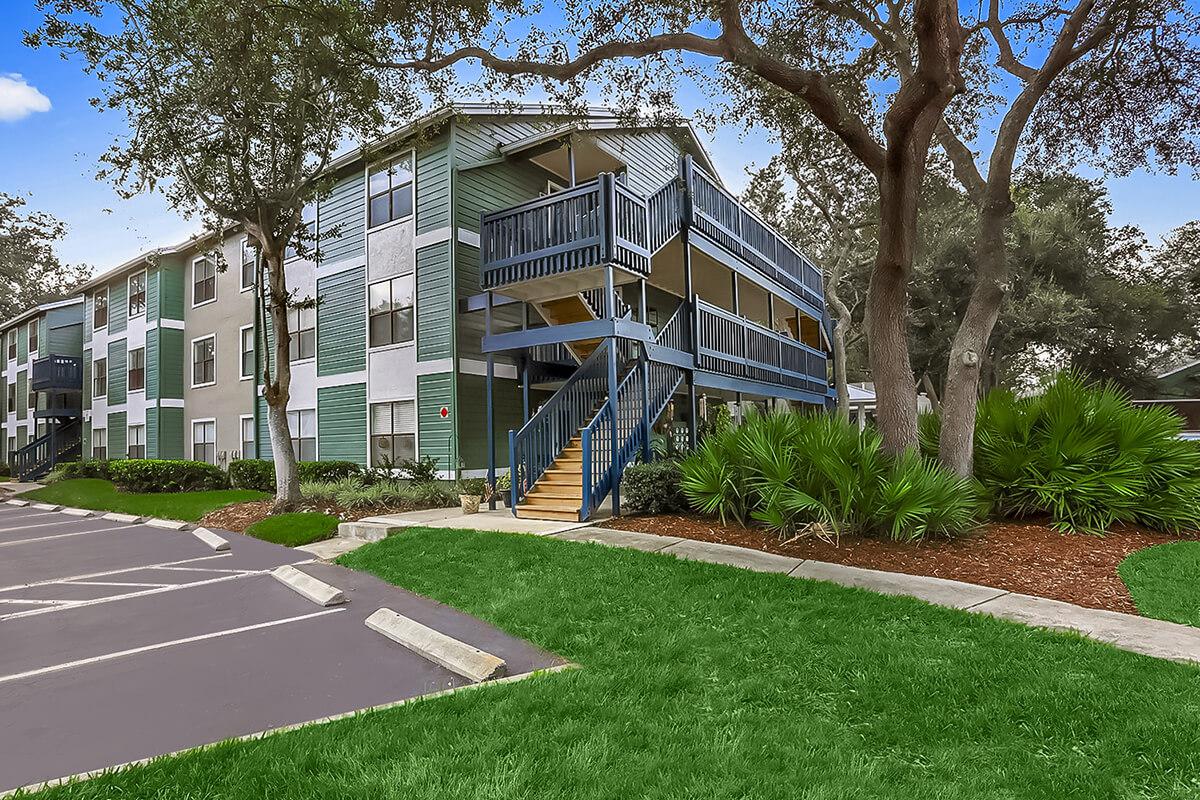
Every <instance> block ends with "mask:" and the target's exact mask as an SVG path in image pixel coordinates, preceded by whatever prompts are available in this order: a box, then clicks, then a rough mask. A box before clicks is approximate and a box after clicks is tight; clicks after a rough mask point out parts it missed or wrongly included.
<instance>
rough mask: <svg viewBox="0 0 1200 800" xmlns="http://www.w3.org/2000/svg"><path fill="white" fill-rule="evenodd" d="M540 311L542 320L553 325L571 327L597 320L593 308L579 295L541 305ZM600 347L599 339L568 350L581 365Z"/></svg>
mask: <svg viewBox="0 0 1200 800" xmlns="http://www.w3.org/2000/svg"><path fill="white" fill-rule="evenodd" d="M538 310H539V311H540V312H541V314H542V318H543V319H545V320H546V322H548V323H550V324H551V325H569V324H571V323H573V322H587V321H589V320H593V319H595V318H596V315H595V314H594V313H593V312H592V309H591V307H590V306H588V304H587V303H586V302H585V301H584V299H583V297H581V296H580V295H578V294H573V295H569V296H567V297H560V298H558V299H557V300H548V301H546V302H544V303H539V304H538ZM599 346H600V340H599V339H584V340H582V341H579V342H569V343H568V344H567V348H568V349H569V350H570V351H571V352H572V353H574V354H575V357H576V358H578V359H579V361H580V363H583V361H584V360H586V359H587V357H588V356H590V355H591V354H592V353H593V352H595V350H596V348H597V347H599Z"/></svg>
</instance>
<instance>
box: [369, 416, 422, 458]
mask: <svg viewBox="0 0 1200 800" xmlns="http://www.w3.org/2000/svg"><path fill="white" fill-rule="evenodd" d="M415 405H416V404H415V403H414V402H413V401H412V400H397V401H396V402H393V403H374V404H372V405H371V466H373V467H382V466H385V465H389V464H393V463H396V462H399V461H403V460H404V459H406V458H416V456H417V414H416V407H415Z"/></svg>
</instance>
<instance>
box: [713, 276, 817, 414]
mask: <svg viewBox="0 0 1200 800" xmlns="http://www.w3.org/2000/svg"><path fill="white" fill-rule="evenodd" d="M695 318H696V320H695V328H694V335H695V342H696V366H697V367H698V368H700V369H702V370H706V371H708V372H715V373H718V374H722V375H729V376H732V377H735V378H746V379H749V380H755V381H761V382H763V383H771V384H779V385H782V386H789V387H792V388H795V389H801V390H804V391H809V392H818V393H820V394H824V393H825V391H826V389H827V388H828V386H829V382H828V377H827V376H828V368H827V366H826V355H825V353H823V352H821V351H820V350H817V349H815V348H812V347H809V346H808V345H806V344H803V343H801V342H798V341H796V340H795V339H792V338H790V337H788V336H784V335H783V334H781V333H776V332H775V331H772V330H770V329H769V328H764V327H763V326H761V325H758V324H757V323H754V322H751V321H750V320H748V319H743V318H742V317H738V316H735V315H733V314H731V313H730V312H728V311H726V310H724V309H722V308H718V307H717V306H714V305H712V304H711V303H706V302H705V301H703V300H701V299H699V298H697V299H696V315H695Z"/></svg>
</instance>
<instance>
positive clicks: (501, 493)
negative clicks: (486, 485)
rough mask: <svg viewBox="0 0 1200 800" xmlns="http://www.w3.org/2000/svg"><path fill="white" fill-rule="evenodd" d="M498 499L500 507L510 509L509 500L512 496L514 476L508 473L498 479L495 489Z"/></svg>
mask: <svg viewBox="0 0 1200 800" xmlns="http://www.w3.org/2000/svg"><path fill="white" fill-rule="evenodd" d="M493 492H494V493H495V495H496V498H497V499H498V500H499V501H500V505H502V506H504V507H505V508H508V500H509V498H510V497H511V495H512V476H511V475H509V474H508V473H507V472H506V473H504V474H503V475H498V476H497V477H496V486H495V488H494V489H493Z"/></svg>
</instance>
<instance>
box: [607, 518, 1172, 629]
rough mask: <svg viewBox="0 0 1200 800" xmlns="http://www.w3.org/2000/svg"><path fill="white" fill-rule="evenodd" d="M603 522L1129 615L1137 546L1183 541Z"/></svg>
mask: <svg viewBox="0 0 1200 800" xmlns="http://www.w3.org/2000/svg"><path fill="white" fill-rule="evenodd" d="M605 525H606V526H607V527H610V528H618V529H620V530H632V531H642V532H643V533H654V534H659V535H661V536H680V537H683V538H685V539H697V540H700V541H704V542H717V543H720V544H732V545H738V546H740V547H749V548H753V549H755V550H763V551H766V552H769V553H779V554H781V555H787V556H794V557H796V558H806V559H813V560H816V561H829V562H833V563H835V564H848V565H851V566H855V567H866V568H868V569H880V570H887V571H889V572H904V573H908V574H910V575H931V576H934V577H937V578H951V579H954V580H959V581H966V582H968V583H978V584H982V585H984V586H994V587H996V588H999V589H1007V590H1009V591H1013V592H1020V593H1022V594H1031V595H1038V596H1040V597H1049V598H1051V599H1054V600H1064V601H1066V602H1068V603H1074V604H1076V605H1080V606H1087V607H1088V608H1101V609H1107V610H1109V611H1121V612H1124V613H1127V614H1136V613H1137V609H1136V608H1135V607H1134V604H1133V600H1132V599H1131V598H1130V596H1129V591H1128V590H1127V589H1126V588H1125V584H1124V582H1122V580H1121V578H1120V576H1119V575H1117V566H1118V565H1119V564H1120V563H1121V562H1122V561H1123V560H1124V559H1125V557H1126V556H1128V555H1129V554H1130V553H1133V552H1134V551H1136V550H1141V549H1143V548H1146V547H1150V546H1152V545H1156V544H1162V543H1164V542H1170V541H1175V540H1176V539H1178V538H1181V537H1177V536H1170V535H1168V534H1162V533H1152V532H1149V531H1144V530H1141V529H1138V528H1133V527H1122V528H1116V529H1114V530H1112V531H1110V532H1109V533H1108V534H1106V535H1104V536H1091V535H1088V534H1082V533H1075V534H1064V533H1058V532H1057V531H1055V530H1053V529H1051V528H1049V527H1047V526H1045V525H1040V524H1036V523H1029V522H995V523H991V524H989V525H986V526H984V527H983V528H981V529H980V530H978V531H976V532H975V533H973V534H971V535H968V536H964V537H962V538H959V539H953V540H947V539H939V540H933V541H927V542H922V543H920V544H903V543H900V542H889V541H884V540H880V539H868V538H865V537H861V536H843V537H842V538H841V539H840V540H839V541H838V542H837V543H836V544H834V543H832V542H824V541H821V540H820V539H816V538H813V537H808V538H804V539H799V540H796V541H793V542H790V543H788V544H784V543H783V541H782V540H781V539H780V538H779V537H778V536H777V535H776V534H774V533H772V532H770V531H766V530H762V529H758V528H743V527H740V526H737V525H730V526H728V527H722V526H721V524H720V522H719V521H717V520H713V519H711V518H708V517H699V516H688V515H679V516H676V515H662V516H655V517H620V518H617V519H612V520H609V521H608V522H606V523H605ZM1193 538H1194V536H1193Z"/></svg>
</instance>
